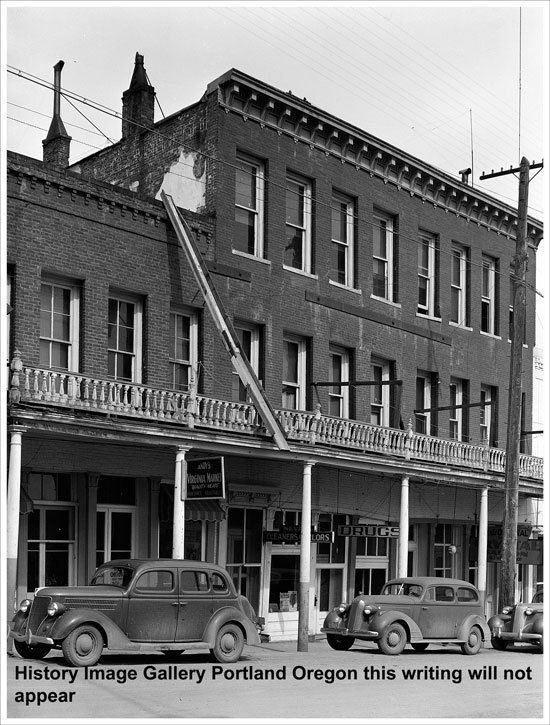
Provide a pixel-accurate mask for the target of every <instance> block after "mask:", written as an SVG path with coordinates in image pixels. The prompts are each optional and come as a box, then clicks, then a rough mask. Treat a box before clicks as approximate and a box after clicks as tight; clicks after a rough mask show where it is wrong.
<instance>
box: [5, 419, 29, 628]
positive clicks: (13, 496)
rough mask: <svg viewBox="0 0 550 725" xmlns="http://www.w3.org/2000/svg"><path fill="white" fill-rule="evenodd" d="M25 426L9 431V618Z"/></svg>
mask: <svg viewBox="0 0 550 725" xmlns="http://www.w3.org/2000/svg"><path fill="white" fill-rule="evenodd" d="M24 430H25V428H23V427H22V426H19V425H14V426H12V427H11V428H10V429H9V431H10V465H9V471H8V501H7V510H6V519H7V521H6V523H7V530H6V560H7V562H6V583H7V587H8V588H7V594H8V599H7V602H8V609H7V615H8V617H9V619H11V616H12V614H13V613H14V612H15V611H16V610H17V604H18V602H17V554H18V549H19V546H18V544H19V504H20V500H21V444H22V440H21V439H22V434H23V432H24Z"/></svg>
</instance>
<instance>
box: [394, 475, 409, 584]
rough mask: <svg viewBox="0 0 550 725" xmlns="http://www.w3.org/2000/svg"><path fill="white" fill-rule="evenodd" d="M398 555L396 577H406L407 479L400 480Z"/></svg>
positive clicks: (407, 544) (407, 549) (405, 477)
mask: <svg viewBox="0 0 550 725" xmlns="http://www.w3.org/2000/svg"><path fill="white" fill-rule="evenodd" d="M398 550H399V554H398V557H397V576H399V577H403V576H407V564H408V560H409V477H408V476H403V478H402V479H401V506H400V509H399V542H398Z"/></svg>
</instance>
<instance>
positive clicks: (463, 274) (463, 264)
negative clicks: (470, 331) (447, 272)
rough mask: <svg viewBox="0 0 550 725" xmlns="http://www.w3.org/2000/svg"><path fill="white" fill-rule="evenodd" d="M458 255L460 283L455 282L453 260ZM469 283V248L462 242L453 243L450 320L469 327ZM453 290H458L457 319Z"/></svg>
mask: <svg viewBox="0 0 550 725" xmlns="http://www.w3.org/2000/svg"><path fill="white" fill-rule="evenodd" d="M457 255H458V259H459V276H460V279H459V283H458V284H455V283H454V282H453V272H454V269H453V264H452V263H453V261H454V258H455V257H456V256H457ZM467 285H468V250H467V249H466V247H463V246H462V245H461V244H453V245H452V246H451V306H450V313H449V320H450V322H451V323H452V324H454V325H458V326H460V327H468V324H469V319H468V318H469V315H468V295H467ZM453 290H457V293H456V294H457V297H458V300H457V315H456V317H457V319H454V309H453Z"/></svg>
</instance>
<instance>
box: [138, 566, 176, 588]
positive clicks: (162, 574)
mask: <svg viewBox="0 0 550 725" xmlns="http://www.w3.org/2000/svg"><path fill="white" fill-rule="evenodd" d="M173 590H174V575H173V574H172V572H171V571H146V572H144V573H143V574H141V576H140V577H139V579H138V580H137V582H136V591H139V592H171V591H173Z"/></svg>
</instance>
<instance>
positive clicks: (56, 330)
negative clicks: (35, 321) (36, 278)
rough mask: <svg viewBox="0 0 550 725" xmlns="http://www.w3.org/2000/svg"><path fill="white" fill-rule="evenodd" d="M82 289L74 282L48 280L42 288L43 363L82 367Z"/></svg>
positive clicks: (41, 328) (41, 327)
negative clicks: (80, 307)
mask: <svg viewBox="0 0 550 725" xmlns="http://www.w3.org/2000/svg"><path fill="white" fill-rule="evenodd" d="M79 301H80V291H79V289H78V287H76V286H75V285H71V284H63V283H61V282H55V281H49V280H45V281H44V282H42V285H41V288H40V365H41V366H42V367H46V368H53V369H57V370H72V371H73V372H77V371H78V315H79Z"/></svg>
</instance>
